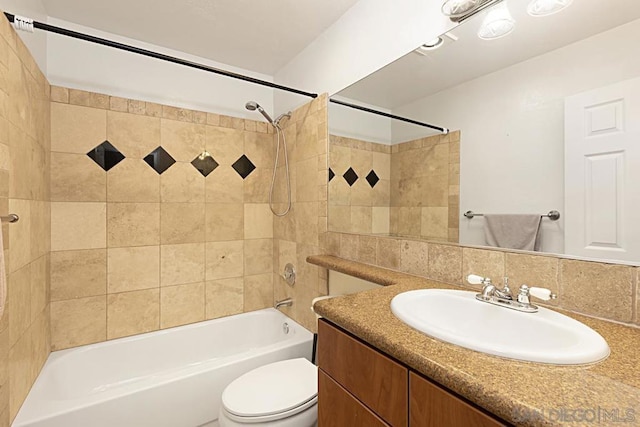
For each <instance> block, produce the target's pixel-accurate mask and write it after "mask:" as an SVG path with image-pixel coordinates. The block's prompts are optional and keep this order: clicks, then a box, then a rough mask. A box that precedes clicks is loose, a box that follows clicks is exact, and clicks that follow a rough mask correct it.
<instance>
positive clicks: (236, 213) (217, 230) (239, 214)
mask: <svg viewBox="0 0 640 427" xmlns="http://www.w3.org/2000/svg"><path fill="white" fill-rule="evenodd" d="M243 236H244V206H243V204H242V203H207V206H206V240H207V241H208V242H211V241H214V242H216V241H223V240H241V239H242V238H243Z"/></svg>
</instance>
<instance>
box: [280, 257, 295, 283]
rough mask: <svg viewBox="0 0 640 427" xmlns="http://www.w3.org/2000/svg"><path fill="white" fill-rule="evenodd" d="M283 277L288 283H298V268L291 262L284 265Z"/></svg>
mask: <svg viewBox="0 0 640 427" xmlns="http://www.w3.org/2000/svg"><path fill="white" fill-rule="evenodd" d="M282 278H283V279H284V281H285V282H287V285H289V286H293V285H294V283H296V269H295V267H294V266H293V264H291V263H290V262H289V263H287V265H285V266H284V273H282Z"/></svg>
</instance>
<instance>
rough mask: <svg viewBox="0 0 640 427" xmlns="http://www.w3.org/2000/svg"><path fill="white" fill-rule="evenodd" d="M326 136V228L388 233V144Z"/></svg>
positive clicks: (389, 157)
mask: <svg viewBox="0 0 640 427" xmlns="http://www.w3.org/2000/svg"><path fill="white" fill-rule="evenodd" d="M329 138H330V144H329V168H330V171H329V229H330V230H332V231H345V232H352V233H383V234H387V233H389V214H390V210H389V206H390V184H391V181H390V180H391V146H390V145H385V144H378V143H374V142H368V141H362V140H358V139H353V138H345V137H340V136H335V135H331V136H330V137H329Z"/></svg>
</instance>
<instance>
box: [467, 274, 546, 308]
mask: <svg viewBox="0 0 640 427" xmlns="http://www.w3.org/2000/svg"><path fill="white" fill-rule="evenodd" d="M467 282H469V283H470V284H472V285H482V291H481V292H480V293H479V294H477V295H476V299H477V300H478V301H482V302H488V303H489V304H494V305H498V306H500V307H506V308H510V309H512V310H518V311H523V312H525V313H535V312H536V311H538V306H536V305H533V304H531V301H530V297H531V296H533V297H535V298H538V299H541V300H544V301H548V300H550V299H556V298H557V295H556V294H553V293H551V291H550V290H549V289H546V288H536V287H529V286H527V285H522V286H520V289H519V292H518V296H517V298H516V300H514V299H513V295H512V294H511V289H510V288H509V279H508V278H507V277H505V278H504V287H503V288H502V289H498V288H497V287H496V286H495V285H494V284H493V283H491V279H490V278H488V277H481V276H477V275H475V274H470V275H469V276H467Z"/></svg>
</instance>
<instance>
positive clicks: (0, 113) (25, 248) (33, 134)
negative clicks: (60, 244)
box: [0, 19, 50, 426]
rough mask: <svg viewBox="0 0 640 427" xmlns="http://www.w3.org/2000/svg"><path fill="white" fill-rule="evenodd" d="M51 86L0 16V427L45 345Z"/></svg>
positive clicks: (25, 389) (39, 364) (15, 404)
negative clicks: (3, 277)
mask: <svg viewBox="0 0 640 427" xmlns="http://www.w3.org/2000/svg"><path fill="white" fill-rule="evenodd" d="M49 91H50V87H49V84H48V83H47V81H46V79H45V77H44V76H43V74H42V73H41V72H40V70H39V69H38V67H37V65H36V64H35V62H34V60H33V58H32V57H31V55H30V54H29V52H28V50H27V49H26V47H25V46H24V44H23V43H22V41H21V40H20V38H19V37H18V36H17V35H16V34H15V32H14V31H13V28H12V27H11V26H10V25H9V23H8V21H7V20H6V19H0V215H2V216H4V215H7V214H8V213H15V214H17V215H19V216H20V220H19V221H18V222H17V223H13V224H7V223H4V222H3V223H2V235H3V240H4V248H3V249H4V254H5V261H6V264H5V265H6V273H7V288H8V295H7V297H8V298H7V302H6V305H5V312H4V315H3V317H2V319H1V320H0V426H9V424H10V422H11V421H12V420H13V418H14V417H15V416H16V413H17V412H18V409H19V408H20V405H22V402H23V401H24V399H25V397H26V396H27V393H28V392H29V389H30V388H31V385H32V384H33V382H34V381H35V378H36V376H37V375H38V373H39V372H40V368H41V367H42V365H43V364H44V361H45V360H46V358H47V356H48V355H49V349H50V344H49V342H50V333H49V248H50V237H49V235H50V228H49V227H50V226H49V209H50V203H49V145H50V143H49Z"/></svg>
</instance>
